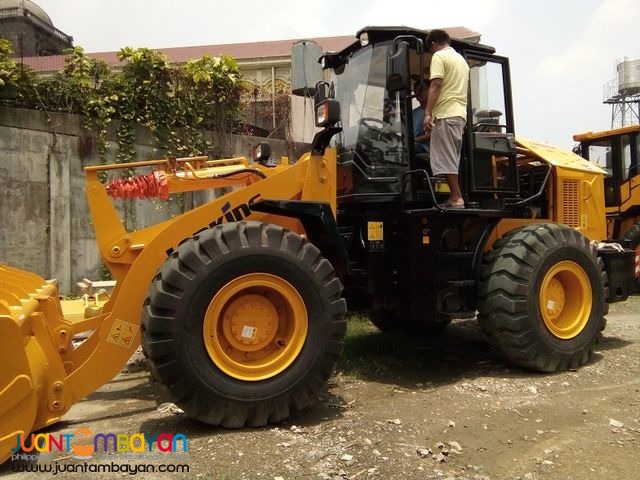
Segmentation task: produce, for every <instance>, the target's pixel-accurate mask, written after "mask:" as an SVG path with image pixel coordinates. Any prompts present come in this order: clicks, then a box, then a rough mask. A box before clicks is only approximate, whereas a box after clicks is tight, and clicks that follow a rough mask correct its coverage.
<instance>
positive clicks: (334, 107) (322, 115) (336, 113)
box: [316, 98, 340, 127]
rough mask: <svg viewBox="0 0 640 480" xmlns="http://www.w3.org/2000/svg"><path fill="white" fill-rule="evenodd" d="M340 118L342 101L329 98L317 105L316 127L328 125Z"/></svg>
mask: <svg viewBox="0 0 640 480" xmlns="http://www.w3.org/2000/svg"><path fill="white" fill-rule="evenodd" d="M338 120H340V102H338V101H337V100H335V99H332V98H327V99H325V100H323V101H322V102H320V103H318V104H317V105H316V127H326V126H328V125H333V124H335V123H336V122H337V121H338Z"/></svg>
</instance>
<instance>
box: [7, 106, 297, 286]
mask: <svg viewBox="0 0 640 480" xmlns="http://www.w3.org/2000/svg"><path fill="white" fill-rule="evenodd" d="M86 138H87V132H86V131H84V130H83V128H82V127H81V124H80V118H79V117H77V116H73V115H62V114H52V113H46V112H38V111H33V110H21V109H13V108H4V107H0V262H2V263H7V264H10V265H12V266H15V267H18V268H22V269H25V270H29V271H32V272H35V273H37V274H39V275H41V276H43V277H45V278H57V279H58V281H59V284H60V289H61V291H62V292H63V293H73V291H74V288H75V283H76V282H77V281H79V280H81V279H82V278H90V279H92V280H97V279H100V275H101V266H102V261H101V259H100V255H99V253H98V249H97V245H96V243H95V236H94V233H93V227H92V224H91V217H90V215H89V210H88V206H87V203H86V200H85V175H84V172H83V167H85V166H87V165H95V164H98V163H99V158H98V155H97V153H95V152H93V153H90V154H89V155H85V156H84V158H81V150H83V149H82V148H80V145H81V144H82V142H83V140H84V139H86ZM114 138H115V137H114ZM211 139H212V141H213V142H214V145H215V146H216V147H217V149H218V151H220V153H221V154H222V155H224V156H245V157H250V155H251V149H252V147H253V146H254V145H256V144H257V143H258V142H260V141H262V140H263V139H260V138H258V137H247V136H226V137H225V136H220V135H213V134H211ZM137 140H138V143H137V145H136V151H137V159H138V160H149V159H158V158H164V152H163V151H161V150H159V149H157V148H155V147H154V146H153V141H152V136H151V135H150V133H149V132H147V131H145V130H144V129H139V131H138V133H137ZM268 142H269V143H270V144H271V148H272V152H273V155H274V156H275V157H276V158H279V157H280V156H289V158H290V161H293V160H294V159H296V158H298V157H299V155H300V154H301V153H302V152H304V151H305V150H306V149H307V148H308V146H307V145H304V144H296V145H292V146H290V147H291V148H289V147H288V146H287V145H286V144H285V142H283V141H279V140H273V139H269V140H268ZM115 150H116V145H115V142H111V146H110V148H109V152H108V154H107V156H108V157H110V158H112V157H113V155H114V154H115ZM85 151H86V149H85ZM211 196H212V195H211V193H209V192H204V193H202V192H198V193H195V194H186V198H185V202H186V203H187V204H188V205H190V204H191V205H198V204H200V203H202V202H203V201H206V200H207V199H208V198H211ZM131 205H132V207H133V209H134V212H135V217H136V226H137V227H138V228H141V227H143V226H147V225H151V224H154V223H158V222H160V221H162V220H165V219H167V218H169V217H170V216H171V215H174V214H177V213H179V211H180V208H179V206H178V204H177V203H176V202H175V201H172V202H160V201H135V202H131ZM119 210H120V211H121V213H122V212H123V208H122V205H120V208H119Z"/></svg>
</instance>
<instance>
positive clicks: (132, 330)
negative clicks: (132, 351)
mask: <svg viewBox="0 0 640 480" xmlns="http://www.w3.org/2000/svg"><path fill="white" fill-rule="evenodd" d="M137 333H138V326H137V325H134V324H133V323H129V322H125V321H124V320H116V321H115V322H113V326H112V327H111V330H110V331H109V335H108V336H107V342H110V343H115V344H116V345H118V346H120V347H124V348H129V347H130V346H131V344H132V343H133V340H134V339H135V338H136V334H137Z"/></svg>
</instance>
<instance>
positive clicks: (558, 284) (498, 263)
mask: <svg viewBox="0 0 640 480" xmlns="http://www.w3.org/2000/svg"><path fill="white" fill-rule="evenodd" d="M606 283H607V282H606V273H604V271H603V266H602V261H601V260H600V259H599V258H598V256H597V251H596V249H595V247H592V246H591V245H590V244H589V241H588V240H587V239H586V238H585V237H584V236H583V235H581V234H580V233H578V232H577V231H576V230H574V229H572V228H569V227H566V226H563V225H556V224H540V225H530V226H527V227H524V228H521V229H519V230H517V231H515V232H513V233H512V234H509V235H507V236H505V237H503V238H502V239H500V240H499V241H498V242H496V244H495V245H494V250H493V251H492V252H490V253H489V254H487V255H486V257H485V260H484V262H483V265H482V267H481V270H480V279H479V285H478V292H479V305H478V311H479V314H478V320H479V322H480V326H481V328H482V330H483V332H484V333H485V335H486V336H487V338H488V339H489V341H490V343H492V344H493V345H494V346H495V347H497V348H498V349H499V350H500V351H501V352H502V353H503V354H504V355H505V356H506V357H507V358H508V359H509V360H510V361H511V362H513V363H514V364H516V365H519V366H521V367H524V368H529V369H534V370H540V371H544V372H555V371H559V370H566V369H568V368H576V367H578V366H579V365H582V364H584V363H586V362H587V361H589V359H590V358H591V356H592V354H593V349H594V346H595V344H596V342H597V340H598V337H599V335H600V332H601V330H602V329H603V328H604V325H605V319H604V314H605V312H606V306H607V304H606V303H605V293H606V292H605V285H606Z"/></svg>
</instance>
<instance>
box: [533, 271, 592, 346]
mask: <svg viewBox="0 0 640 480" xmlns="http://www.w3.org/2000/svg"><path fill="white" fill-rule="evenodd" d="M592 305H593V298H592V294H591V283H590V282H589V277H588V276H587V274H586V272H585V271H584V269H583V268H582V267H581V266H580V265H578V264H577V263H575V262H571V261H568V260H567V261H563V262H560V263H558V264H556V265H554V266H553V268H552V269H551V270H549V271H548V272H547V274H546V275H545V276H544V279H543V280H542V285H541V288H540V312H541V313H542V319H543V320H544V324H545V325H546V327H547V329H549V331H550V332H551V333H552V334H553V335H554V336H556V337H558V338H561V339H563V340H569V339H571V338H574V337H576V336H577V335H579V334H580V332H582V330H583V329H584V327H585V325H586V324H587V322H588V321H589V316H590V315H591V308H592Z"/></svg>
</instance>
